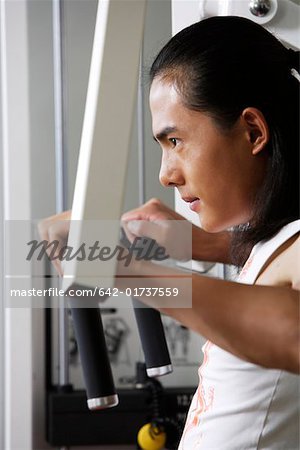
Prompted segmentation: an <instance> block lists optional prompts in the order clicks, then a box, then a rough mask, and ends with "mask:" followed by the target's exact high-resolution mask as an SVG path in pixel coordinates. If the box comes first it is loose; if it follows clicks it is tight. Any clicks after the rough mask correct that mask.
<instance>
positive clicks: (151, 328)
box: [121, 228, 171, 373]
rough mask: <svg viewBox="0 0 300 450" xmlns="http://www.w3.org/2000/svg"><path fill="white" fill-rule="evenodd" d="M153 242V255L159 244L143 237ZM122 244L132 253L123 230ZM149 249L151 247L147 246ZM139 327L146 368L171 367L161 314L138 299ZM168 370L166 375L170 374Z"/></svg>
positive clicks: (136, 304)
mask: <svg viewBox="0 0 300 450" xmlns="http://www.w3.org/2000/svg"><path fill="white" fill-rule="evenodd" d="M149 240H151V243H152V244H153V245H151V248H153V254H155V250H156V248H157V243H156V241H154V240H153V239H150V238H147V237H143V241H145V242H146V241H148V243H149ZM121 242H122V244H123V245H124V246H125V247H126V248H128V250H129V251H130V246H131V244H130V241H129V240H128V239H127V236H126V234H125V231H124V230H123V229H122V228H121ZM146 247H147V248H149V247H150V246H149V245H147V246H146ZM132 303H133V307H134V313H135V318H136V322H137V327H138V330H139V335H140V340H141V344H142V348H143V352H144V356H145V363H146V368H147V370H148V369H158V368H160V367H166V366H171V358H170V354H169V349H168V345H167V341H166V336H165V332H164V327H163V324H162V320H161V315H160V312H159V311H157V310H155V309H153V308H148V307H146V306H145V305H144V304H143V303H141V302H140V301H139V300H137V299H132ZM170 371H171V370H168V371H167V372H166V373H168V372H170Z"/></svg>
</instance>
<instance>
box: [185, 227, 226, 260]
mask: <svg viewBox="0 0 300 450" xmlns="http://www.w3.org/2000/svg"><path fill="white" fill-rule="evenodd" d="M231 237H232V235H231V233H230V232H229V231H222V232H220V233H207V232H205V231H203V230H201V228H199V227H197V226H195V225H193V228H192V238H193V250H192V255H193V259H195V260H198V261H211V262H219V263H223V264H231V260H230V244H231Z"/></svg>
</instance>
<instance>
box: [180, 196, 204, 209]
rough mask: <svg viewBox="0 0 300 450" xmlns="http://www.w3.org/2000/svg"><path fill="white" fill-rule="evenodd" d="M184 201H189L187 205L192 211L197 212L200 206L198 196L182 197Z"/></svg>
mask: <svg viewBox="0 0 300 450" xmlns="http://www.w3.org/2000/svg"><path fill="white" fill-rule="evenodd" d="M182 200H184V201H185V202H186V203H189V207H190V209H191V210H192V211H194V212H198V210H199V208H200V198H199V197H182Z"/></svg>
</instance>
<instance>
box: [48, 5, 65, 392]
mask: <svg viewBox="0 0 300 450" xmlns="http://www.w3.org/2000/svg"><path fill="white" fill-rule="evenodd" d="M52 14H53V16H52V17H53V68H54V123H55V132H54V133H55V174H56V212H57V213H60V212H62V211H64V210H65V209H66V207H67V170H66V154H65V150H66V131H65V120H64V115H65V110H66V104H65V103H66V95H65V80H64V60H63V56H64V52H63V1H62V0H52ZM58 323H59V350H58V354H59V385H60V386H66V385H67V384H68V383H69V347H68V344H69V337H68V310H67V309H66V308H65V305H64V298H63V297H62V298H60V302H59V311H58Z"/></svg>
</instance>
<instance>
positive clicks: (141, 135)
mask: <svg viewBox="0 0 300 450" xmlns="http://www.w3.org/2000/svg"><path fill="white" fill-rule="evenodd" d="M138 83H139V84H138V97H137V127H138V173H139V204H140V205H142V204H143V203H145V200H146V193H145V117H144V114H145V113H144V103H145V102H144V77H143V45H142V46H141V56H140V70H139V82H138Z"/></svg>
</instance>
